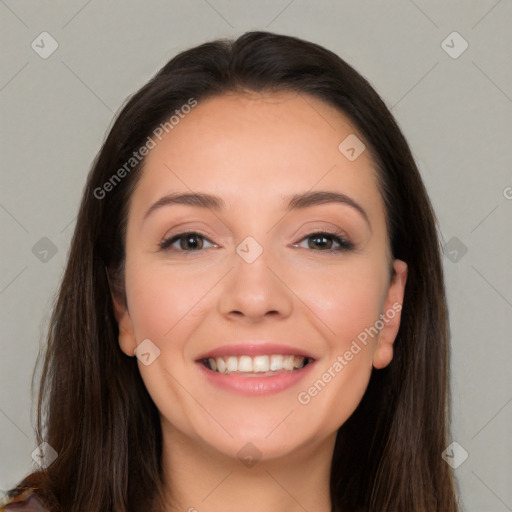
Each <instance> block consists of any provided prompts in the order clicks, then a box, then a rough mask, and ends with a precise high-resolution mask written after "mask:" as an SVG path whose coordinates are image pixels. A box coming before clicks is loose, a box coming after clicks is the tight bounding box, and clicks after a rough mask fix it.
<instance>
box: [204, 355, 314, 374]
mask: <svg viewBox="0 0 512 512" xmlns="http://www.w3.org/2000/svg"><path fill="white" fill-rule="evenodd" d="M198 362H199V363H201V364H203V366H205V368H207V369H208V370H210V371H212V372H215V373H220V374H223V375H231V374H232V375H237V376H240V377H271V376H273V375H280V374H286V373H293V372H297V371H299V370H301V369H302V368H304V367H306V366H307V365H309V364H311V363H312V362H314V359H313V358H312V357H308V356H302V355H289V354H268V355H265V354H262V355H257V356H249V355H241V356H227V355H226V356H218V357H208V358H203V359H200V360H199V361H198Z"/></svg>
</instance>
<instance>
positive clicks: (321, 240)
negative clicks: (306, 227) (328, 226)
mask: <svg viewBox="0 0 512 512" xmlns="http://www.w3.org/2000/svg"><path fill="white" fill-rule="evenodd" d="M304 240H308V246H307V249H312V250H316V251H325V252H329V253H331V252H341V251H349V250H352V249H354V245H353V244H352V242H350V241H348V240H347V239H345V238H343V237H342V236H339V235H338V234H335V233H328V232H323V231H322V232H318V233H311V234H310V235H308V236H307V237H305V238H303V239H302V240H301V242H302V241H304ZM333 246H334V247H333Z"/></svg>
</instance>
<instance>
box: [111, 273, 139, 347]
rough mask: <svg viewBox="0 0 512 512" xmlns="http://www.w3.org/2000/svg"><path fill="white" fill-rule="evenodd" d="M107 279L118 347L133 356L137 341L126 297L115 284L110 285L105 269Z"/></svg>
mask: <svg viewBox="0 0 512 512" xmlns="http://www.w3.org/2000/svg"><path fill="white" fill-rule="evenodd" d="M107 279H108V284H109V289H110V295H111V297H112V304H113V306H114V313H115V316H116V320H117V325H118V327H119V338H118V339H119V347H120V348H121V350H122V351H123V352H124V353H125V354H126V355H127V356H130V357H133V356H134V351H135V349H136V348H137V341H136V338H135V334H134V332H133V324H132V319H131V317H130V312H129V311H128V306H127V304H126V299H125V298H124V296H122V294H121V293H120V292H119V290H118V288H117V287H116V286H113V285H112V280H111V278H110V276H109V273H108V270H107Z"/></svg>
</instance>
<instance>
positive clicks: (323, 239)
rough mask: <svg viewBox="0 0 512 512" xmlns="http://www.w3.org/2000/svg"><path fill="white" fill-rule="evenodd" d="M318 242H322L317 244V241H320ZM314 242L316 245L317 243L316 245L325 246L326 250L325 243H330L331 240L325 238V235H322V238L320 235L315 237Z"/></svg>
mask: <svg viewBox="0 0 512 512" xmlns="http://www.w3.org/2000/svg"><path fill="white" fill-rule="evenodd" d="M318 240H321V242H320V243H317V241H318ZM313 241H314V243H315V244H316V245H320V246H322V244H324V248H325V243H326V242H329V238H328V237H326V236H324V235H321V236H318V235H317V236H315V237H313Z"/></svg>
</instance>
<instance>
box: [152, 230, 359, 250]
mask: <svg viewBox="0 0 512 512" xmlns="http://www.w3.org/2000/svg"><path fill="white" fill-rule="evenodd" d="M185 235H192V236H193V237H197V238H203V239H204V240H207V241H208V242H210V243H213V242H212V241H211V240H210V239H208V238H207V237H206V236H204V235H201V233H197V232H195V231H185V232H183V233H178V234H177V235H173V236H172V237H169V238H166V239H164V240H162V241H161V242H160V243H159V244H158V246H159V248H160V250H162V251H170V250H172V249H171V246H172V245H173V244H174V243H176V242H177V241H179V240H180V238H183V237H184V236H185ZM317 236H324V237H326V238H332V240H333V241H335V242H337V243H338V244H339V247H338V248H337V249H318V250H315V249H309V248H308V249H309V250H311V251H315V252H323V253H327V254H336V253H340V252H346V251H352V250H354V248H355V247H354V244H353V243H352V242H350V241H349V240H347V239H346V238H344V236H343V234H342V233H338V232H334V233H331V232H329V231H315V232H313V233H310V234H309V235H307V236H305V237H304V238H302V239H301V240H300V242H302V241H304V240H307V239H308V238H313V237H317ZM175 250H176V249H175ZM177 250H178V251H180V252H183V253H193V252H200V251H202V250H204V249H198V250H191V251H186V250H181V249H177Z"/></svg>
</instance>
